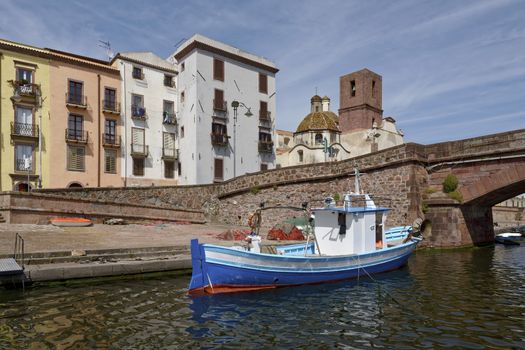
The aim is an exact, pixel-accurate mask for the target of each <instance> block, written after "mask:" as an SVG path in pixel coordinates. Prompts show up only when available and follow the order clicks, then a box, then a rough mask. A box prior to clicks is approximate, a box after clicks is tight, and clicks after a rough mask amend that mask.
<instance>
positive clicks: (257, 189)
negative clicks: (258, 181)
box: [250, 186, 261, 195]
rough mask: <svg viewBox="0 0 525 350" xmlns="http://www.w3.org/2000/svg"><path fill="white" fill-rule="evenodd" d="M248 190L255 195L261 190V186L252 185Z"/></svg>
mask: <svg viewBox="0 0 525 350" xmlns="http://www.w3.org/2000/svg"><path fill="white" fill-rule="evenodd" d="M250 192H251V193H252V194H254V195H255V194H257V193H259V192H261V188H260V187H259V186H253V187H252V188H250Z"/></svg>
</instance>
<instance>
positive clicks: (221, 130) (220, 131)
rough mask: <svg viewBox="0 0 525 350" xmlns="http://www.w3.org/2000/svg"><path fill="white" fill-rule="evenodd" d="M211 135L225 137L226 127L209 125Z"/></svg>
mask: <svg viewBox="0 0 525 350" xmlns="http://www.w3.org/2000/svg"><path fill="white" fill-rule="evenodd" d="M211 133H212V134H214V135H226V133H227V129H226V125H225V124H221V123H211Z"/></svg>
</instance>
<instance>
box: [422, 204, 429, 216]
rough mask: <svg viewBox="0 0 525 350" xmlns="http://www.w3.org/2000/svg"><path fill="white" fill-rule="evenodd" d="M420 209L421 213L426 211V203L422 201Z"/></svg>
mask: <svg viewBox="0 0 525 350" xmlns="http://www.w3.org/2000/svg"><path fill="white" fill-rule="evenodd" d="M421 211H422V212H423V214H426V213H428V204H427V203H423V204H422V205H421Z"/></svg>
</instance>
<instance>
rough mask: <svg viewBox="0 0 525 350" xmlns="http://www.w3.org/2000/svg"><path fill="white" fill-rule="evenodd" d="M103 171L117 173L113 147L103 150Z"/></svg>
mask: <svg viewBox="0 0 525 350" xmlns="http://www.w3.org/2000/svg"><path fill="white" fill-rule="evenodd" d="M104 172H106V173H109V174H116V173H117V151H116V150H114V149H107V150H105V151H104Z"/></svg>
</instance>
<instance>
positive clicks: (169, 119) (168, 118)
mask: <svg viewBox="0 0 525 350" xmlns="http://www.w3.org/2000/svg"><path fill="white" fill-rule="evenodd" d="M174 105H175V104H174V103H173V101H164V102H163V103H162V122H163V123H164V124H175V123H176V121H175V112H174V111H175V107H174Z"/></svg>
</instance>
